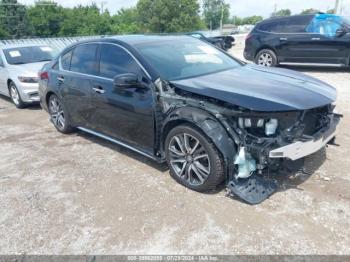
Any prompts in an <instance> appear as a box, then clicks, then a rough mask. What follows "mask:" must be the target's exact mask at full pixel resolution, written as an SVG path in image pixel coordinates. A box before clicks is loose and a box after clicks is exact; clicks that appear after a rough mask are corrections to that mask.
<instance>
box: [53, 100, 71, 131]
mask: <svg viewBox="0 0 350 262" xmlns="http://www.w3.org/2000/svg"><path fill="white" fill-rule="evenodd" d="M48 108H49V114H50V117H51V122H52V123H53V125H54V126H55V128H56V129H57V130H58V131H59V132H61V133H64V134H68V133H70V132H72V127H71V126H70V124H69V120H68V114H67V111H66V109H65V108H64V105H63V104H62V102H61V100H60V99H59V98H58V96H56V95H51V96H50V98H49V105H48Z"/></svg>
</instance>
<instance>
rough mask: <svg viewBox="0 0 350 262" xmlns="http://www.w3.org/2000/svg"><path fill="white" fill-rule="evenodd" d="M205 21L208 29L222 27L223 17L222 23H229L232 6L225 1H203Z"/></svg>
mask: <svg viewBox="0 0 350 262" xmlns="http://www.w3.org/2000/svg"><path fill="white" fill-rule="evenodd" d="M203 15H204V21H205V24H206V26H207V27H208V28H211V29H216V28H218V27H220V20H221V17H222V18H223V19H222V23H223V24H227V23H229V21H230V20H229V17H230V5H229V4H226V3H225V1H224V0H204V1H203Z"/></svg>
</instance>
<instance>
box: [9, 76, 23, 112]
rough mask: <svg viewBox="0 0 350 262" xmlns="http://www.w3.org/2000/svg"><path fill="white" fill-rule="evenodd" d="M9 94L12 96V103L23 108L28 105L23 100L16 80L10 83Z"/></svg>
mask: <svg viewBox="0 0 350 262" xmlns="http://www.w3.org/2000/svg"><path fill="white" fill-rule="evenodd" d="M9 95H10V98H11V101H12V103H13V104H14V105H15V106H16V107H17V108H19V109H22V108H24V107H25V106H26V104H25V103H24V102H23V100H22V98H21V95H20V93H19V92H18V89H17V86H16V85H15V83H14V82H12V81H11V82H10V83H9Z"/></svg>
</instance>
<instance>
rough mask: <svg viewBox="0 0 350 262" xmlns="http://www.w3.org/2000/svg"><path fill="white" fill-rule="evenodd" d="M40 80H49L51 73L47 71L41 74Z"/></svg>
mask: <svg viewBox="0 0 350 262" xmlns="http://www.w3.org/2000/svg"><path fill="white" fill-rule="evenodd" d="M39 79H40V80H49V73H48V72H46V71H44V72H39Z"/></svg>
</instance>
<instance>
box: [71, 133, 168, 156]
mask: <svg viewBox="0 0 350 262" xmlns="http://www.w3.org/2000/svg"><path fill="white" fill-rule="evenodd" d="M77 129H79V130H81V131H83V132H86V133H89V134H91V135H94V136H97V137H99V138H102V139H105V140H107V141H110V142H112V143H114V144H117V145H120V146H122V147H125V148H127V149H130V150H132V151H134V152H136V153H138V154H141V155H143V156H145V157H147V158H150V159H152V160H154V161H157V162H162V161H161V160H160V159H159V158H157V157H155V156H152V155H150V154H148V153H146V152H143V151H142V150H140V149H137V148H135V147H133V146H130V145H128V144H126V143H124V142H121V141H119V140H117V139H114V138H112V137H109V136H106V135H103V134H101V133H98V132H95V131H93V130H90V129H87V128H84V127H77Z"/></svg>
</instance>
